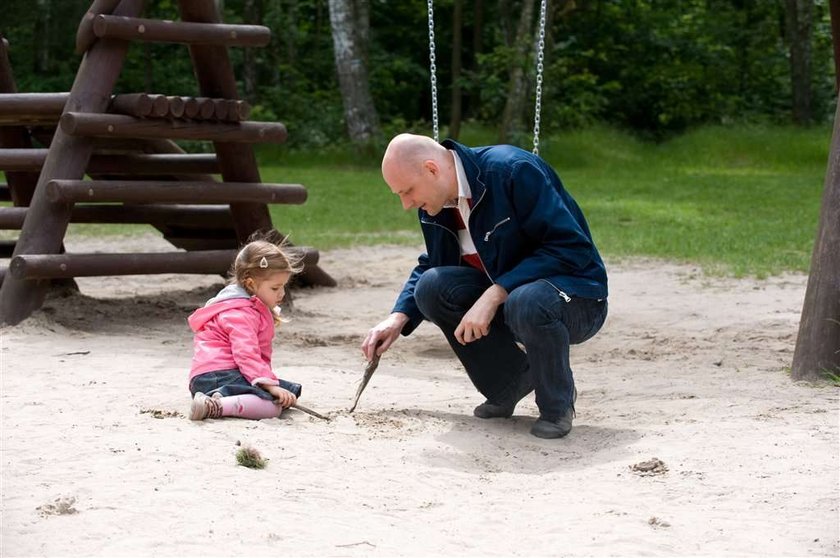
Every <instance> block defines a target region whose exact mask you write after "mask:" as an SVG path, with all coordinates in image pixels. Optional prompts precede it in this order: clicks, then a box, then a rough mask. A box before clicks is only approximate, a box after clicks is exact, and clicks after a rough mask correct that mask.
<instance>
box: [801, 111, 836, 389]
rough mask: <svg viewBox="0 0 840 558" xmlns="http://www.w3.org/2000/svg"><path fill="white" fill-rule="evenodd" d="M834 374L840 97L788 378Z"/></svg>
mask: <svg viewBox="0 0 840 558" xmlns="http://www.w3.org/2000/svg"><path fill="white" fill-rule="evenodd" d="M826 373H831V374H833V375H834V376H840V99H838V102H837V111H836V113H835V115H834V132H833V133H832V139H831V151H830V152H829V155H828V171H827V172H826V175H825V190H824V191H823V199H822V211H821V212H820V225H819V230H818V231H817V240H816V243H815V244H814V252H813V255H812V256H811V274H810V276H809V277H808V287H807V288H806V290H805V302H804V303H803V305H802V318H801V320H800V322H799V334H798V336H797V338H796V349H795V350H794V352H793V364H792V365H791V377H792V378H793V379H794V380H816V379H819V378H824V377H825V376H826Z"/></svg>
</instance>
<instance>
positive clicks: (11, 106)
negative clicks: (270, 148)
mask: <svg viewBox="0 0 840 558" xmlns="http://www.w3.org/2000/svg"><path fill="white" fill-rule="evenodd" d="M69 98H70V93H2V94H0V124H39V123H55V122H56V121H57V120H58V119H59V118H60V117H61V113H62V112H63V111H64V107H65V105H66V104H67V99H69ZM68 108H70V109H71V110H72V107H68ZM108 112H110V113H115V114H122V115H128V116H136V117H138V118H187V119H199V120H220V121H224V122H240V121H242V120H247V118H248V116H249V115H250V114H251V105H250V104H248V102H247V101H241V100H239V99H220V98H210V97H181V96H173V95H169V96H167V95H160V94H153V93H127V94H122V95H114V96H113V97H111V103H110V105H109V106H108Z"/></svg>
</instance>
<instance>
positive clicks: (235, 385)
mask: <svg viewBox="0 0 840 558" xmlns="http://www.w3.org/2000/svg"><path fill="white" fill-rule="evenodd" d="M278 381H279V382H280V387H281V388H283V389H285V390H289V391H291V392H292V393H294V394H295V397H300V392H301V390H302V387H301V385H300V384H296V383H294V382H287V381H286V380H280V379H278ZM197 391H200V392H201V393H203V394H204V395H210V396H212V395H213V394H214V393H217V392H218V393H219V394H221V396H222V397H229V396H231V395H247V394H250V395H256V396H257V397H259V398H261V399H267V400H269V401H272V400H273V399H274V396H272V395H271V394H270V393H268V392H267V391H266V390H264V389H263V388H261V387H259V386H252V385H251V384H250V383H249V382H248V380H246V379H245V376H243V375H242V374H241V373H240V372H239V369H238V368H234V369H232V370H217V371H215V372H205V373H203V374H199V375H198V376H196V377H195V378H193V379H192V380H190V393H191V394H192V395H195V393H196V392H197Z"/></svg>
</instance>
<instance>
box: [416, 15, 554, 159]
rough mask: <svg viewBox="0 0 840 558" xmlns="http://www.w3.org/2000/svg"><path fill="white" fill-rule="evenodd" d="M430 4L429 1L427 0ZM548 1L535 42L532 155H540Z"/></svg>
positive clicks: (541, 16)
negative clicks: (535, 67) (535, 71)
mask: <svg viewBox="0 0 840 558" xmlns="http://www.w3.org/2000/svg"><path fill="white" fill-rule="evenodd" d="M429 1H430V2H431V0H429ZM547 2H548V0H542V1H541V2H540V40H539V41H538V42H537V86H536V91H535V97H536V101H535V104H534V150H533V152H534V155H539V154H540V111H541V110H542V82H543V60H544V52H545V10H546V3H547Z"/></svg>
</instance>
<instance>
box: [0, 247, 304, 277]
mask: <svg viewBox="0 0 840 558" xmlns="http://www.w3.org/2000/svg"><path fill="white" fill-rule="evenodd" d="M298 251H299V252H300V253H302V254H303V263H304V265H306V264H307V263H309V265H313V264H314V263H317V261H318V257H319V254H318V251H317V250H311V249H306V248H298ZM236 254H237V251H236V250H199V251H195V252H149V253H124V254H45V255H40V254H24V255H20V256H15V257H14V258H12V261H11V262H10V263H9V274H10V275H11V276H12V277H14V278H16V279H21V280H33V279H59V278H69V277H97V276H102V275H153V274H161V273H190V274H199V275H216V274H218V275H223V274H225V273H226V272H227V271H228V270H229V269H230V266H231V263H233V260H234V258H235V257H236Z"/></svg>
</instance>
